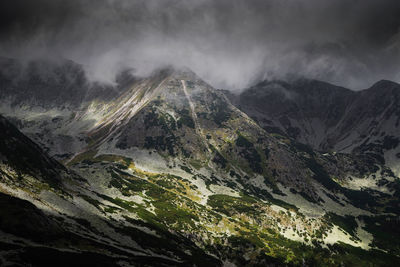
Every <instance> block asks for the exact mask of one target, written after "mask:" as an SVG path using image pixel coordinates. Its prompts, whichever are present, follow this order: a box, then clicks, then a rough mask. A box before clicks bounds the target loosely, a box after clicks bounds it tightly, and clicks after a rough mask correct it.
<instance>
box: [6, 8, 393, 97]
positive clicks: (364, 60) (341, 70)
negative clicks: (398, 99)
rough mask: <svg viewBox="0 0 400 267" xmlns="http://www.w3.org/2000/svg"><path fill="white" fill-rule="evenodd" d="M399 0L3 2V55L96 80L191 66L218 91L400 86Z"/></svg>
mask: <svg viewBox="0 0 400 267" xmlns="http://www.w3.org/2000/svg"><path fill="white" fill-rule="evenodd" d="M399 25H400V1H397V0H387V1H385V0H379V1H376V0H353V1H350V0H335V1H329V0H263V1H262V0H243V1H239V0H215V1H211V0H182V1H178V0H108V1H107V0H97V1H95V0H87V1H78V0H69V1H61V0H37V1H28V0H3V1H1V2H0V56H3V57H15V58H19V59H22V60H31V59H37V58H48V59H53V60H54V59H56V60H57V59H71V60H73V61H76V62H78V63H80V64H82V65H83V66H84V68H85V70H86V73H87V76H88V78H89V79H90V80H92V81H99V82H103V83H113V82H114V81H115V76H116V74H117V73H119V72H120V71H121V70H125V69H132V71H133V72H134V73H135V74H136V75H143V76H145V75H147V74H149V73H150V72H151V71H153V70H154V69H156V68H160V67H164V66H167V65H173V66H175V67H177V68H179V67H187V68H190V69H191V70H193V71H194V72H195V73H197V74H198V75H199V76H200V77H202V78H203V79H205V80H206V81H207V82H209V83H210V84H211V85H213V86H215V87H217V88H225V89H230V90H239V89H241V88H244V87H247V86H250V85H251V84H254V83H256V82H257V81H260V80H263V79H293V78H298V77H306V78H311V79H320V80H323V81H327V82H331V83H334V84H337V85H341V86H345V87H349V88H351V89H355V90H359V89H364V88H367V87H369V86H370V85H371V84H372V83H374V82H376V81H378V80H380V79H389V80H393V81H397V82H399V81H400V72H399V70H400V68H399V64H398V63H399V59H400V53H399V48H400V46H399V44H400V43H399V42H400V35H399Z"/></svg>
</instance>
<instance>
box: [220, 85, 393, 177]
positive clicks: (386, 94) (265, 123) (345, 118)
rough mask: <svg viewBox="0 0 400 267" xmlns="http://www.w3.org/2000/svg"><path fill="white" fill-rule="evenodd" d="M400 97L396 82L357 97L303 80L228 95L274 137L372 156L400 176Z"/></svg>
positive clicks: (348, 91)
mask: <svg viewBox="0 0 400 267" xmlns="http://www.w3.org/2000/svg"><path fill="white" fill-rule="evenodd" d="M399 94H400V85H398V84H396V83H393V82H390V81H380V82H378V83H376V84H375V85H373V86H372V87H371V88H369V89H367V90H363V91H359V92H353V91H350V90H347V89H345V88H341V87H336V86H333V85H331V84H328V83H323V82H319V81H313V80H300V81H297V82H293V83H290V84H289V83H285V82H280V81H271V82H263V83H260V84H258V85H256V86H254V87H252V88H249V89H247V90H245V91H244V92H242V93H241V94H240V95H238V96H236V95H232V94H228V95H229V96H230V98H231V100H232V101H233V103H234V104H235V105H236V106H237V107H238V108H240V109H241V110H243V111H244V112H245V113H246V114H248V115H249V116H250V117H252V118H254V119H255V120H256V121H258V122H259V123H260V125H261V126H262V127H263V128H264V129H266V130H267V131H269V132H276V133H279V134H283V135H286V136H289V137H291V138H294V139H296V140H297V141H299V142H302V143H306V144H309V145H310V146H312V147H313V148H314V149H317V150H320V151H337V152H344V153H356V154H365V153H368V154H371V155H373V156H375V157H376V158H377V159H378V160H379V161H380V162H381V164H386V165H387V166H389V167H390V168H391V169H392V171H394V172H395V174H396V175H399V169H398V168H399V166H398V164H397V162H398V159H399V157H398V155H397V154H399V152H400V150H399V149H400V148H399V146H398V144H399V140H400V136H399V122H400V109H399V105H400V104H399V103H400V102H399ZM396 155H397V156H396Z"/></svg>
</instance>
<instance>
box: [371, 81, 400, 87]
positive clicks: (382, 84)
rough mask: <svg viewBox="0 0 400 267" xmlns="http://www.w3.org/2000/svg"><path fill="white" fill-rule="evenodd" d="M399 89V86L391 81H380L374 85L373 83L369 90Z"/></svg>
mask: <svg viewBox="0 0 400 267" xmlns="http://www.w3.org/2000/svg"><path fill="white" fill-rule="evenodd" d="M397 87H399V88H400V84H398V83H396V82H393V81H389V80H380V81H378V82H376V83H374V84H373V85H372V86H371V88H370V89H375V88H379V89H381V88H397Z"/></svg>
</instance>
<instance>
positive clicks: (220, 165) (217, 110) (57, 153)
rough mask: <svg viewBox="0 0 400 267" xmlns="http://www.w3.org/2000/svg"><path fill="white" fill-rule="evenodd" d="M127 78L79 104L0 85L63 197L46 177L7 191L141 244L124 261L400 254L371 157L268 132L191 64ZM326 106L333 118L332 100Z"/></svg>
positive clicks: (121, 242)
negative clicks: (54, 163) (35, 185)
mask: <svg viewBox="0 0 400 267" xmlns="http://www.w3.org/2000/svg"><path fill="white" fill-rule="evenodd" d="M124 81H125V82H124V84H123V86H122V85H118V86H119V89H118V90H115V91H114V92H118V93H116V94H115V95H113V96H112V97H106V96H102V95H101V94H100V93H99V94H98V95H96V97H95V98H93V99H83V100H82V101H81V102H80V103H79V105H78V106H76V105H72V104H70V103H68V101H66V102H65V105H62V107H58V106H55V105H51V104H50V105H49V103H45V102H46V101H44V102H41V100H40V97H38V98H35V97H29V98H25V99H24V98H20V99H19V98H18V97H16V96H14V94H16V95H18V94H19V93H18V92H14V94H13V93H11V92H9V93H7V95H8V96H9V99H14V100H13V101H14V102H13V101H11V102H10V100H9V99H8V100H6V101H2V104H1V106H0V108H1V109H0V110H1V112H3V113H4V114H5V115H6V116H7V117H8V118H10V119H11V120H12V121H14V122H15V123H16V124H17V125H19V127H20V128H21V130H22V131H23V132H24V133H26V134H27V135H28V136H29V137H31V138H32V139H34V140H35V141H37V142H38V143H40V144H43V146H44V147H45V148H46V150H47V151H48V152H49V153H50V154H51V155H52V156H54V157H55V158H58V159H62V160H63V162H64V163H65V164H66V165H67V166H68V169H65V170H66V172H68V173H70V174H67V178H64V179H62V181H63V183H62V185H60V188H61V190H62V192H66V196H64V197H61V199H60V198H59V197H54V194H52V193H51V194H49V193H48V192H47V191H51V192H54V191H55V189H54V188H53V186H50V189H48V188H45V191H46V192H47V193H43V192H41V193H40V194H35V198H32V197H29V196H27V195H26V194H22V195H21V194H20V193H18V194H15V193H14V195H17V196H19V197H22V198H24V199H27V200H29V201H32V202H33V203H35V204H37V201H39V202H40V203H46V204H45V205H43V206H40V207H52V209H56V210H58V212H59V213H66V214H68V216H71V217H77V218H83V219H84V220H86V221H88V222H90V225H91V226H92V227H94V228H95V229H97V231H98V232H100V233H104V235H105V236H104V238H103V237H99V236H98V234H97V232H96V234H93V235H91V239H94V240H95V241H96V242H100V241H105V240H107V242H106V243H108V244H110V243H111V244H113V246H114V247H116V248H117V249H118V250H121V249H123V250H124V251H126V250H128V252H127V253H130V255H132V254H133V255H136V256H137V255H138V254H140V253H144V254H145V255H143V258H142V259H143V260H142V261H139V259H138V258H137V257H136V258H134V259H133V260H132V261H128V262H127V264H128V265H134V264H135V263H137V262H144V263H145V262H148V263H149V265H152V264H153V265H154V264H155V262H159V261H160V259H161V258H163V259H164V258H165V259H166V261H168V262H166V263H165V264H170V265H176V264H177V263H182V264H183V265H185V264H186V265H187V264H190V265H194V264H197V265H199V264H200V263H201V262H202V260H203V259H208V262H206V263H204V265H205V264H209V265H210V264H211V265H222V264H223V263H225V264H235V265H266V264H275V265H286V264H293V265H301V264H303V263H305V264H308V265H332V266H335V265H338V264H341V263H344V264H354V263H360V264H361V265H363V264H367V263H368V264H369V263H370V262H373V263H374V264H376V265H385V263H387V262H396V261H398V259H397V258H396V257H397V256H396V255H399V254H400V251H399V245H398V241H397V240H396V239H395V238H393V237H395V236H396V233H397V232H396V231H397V230H396V229H398V228H397V225H398V222H397V221H396V216H398V214H399V213H400V212H399V201H398V199H399V183H398V179H397V178H396V177H395V176H394V175H393V173H391V171H390V170H389V169H388V168H387V167H385V166H384V165H382V163H381V162H380V160H379V158H376V157H374V156H373V155H368V154H366V153H365V154H363V153H361V154H359V155H355V154H341V153H326V154H322V153H319V152H316V151H314V150H313V149H312V148H310V147H309V146H307V145H304V144H302V143H300V142H298V141H296V140H294V139H292V138H290V137H287V136H285V135H279V134H270V133H269V132H268V131H265V129H263V128H262V127H260V125H261V126H265V125H262V124H261V123H260V122H259V123H260V124H258V123H257V122H256V121H255V120H253V119H251V118H250V117H249V116H247V115H246V114H245V113H243V112H242V111H240V110H239V109H238V108H236V107H235V106H234V105H232V104H231V101H230V100H229V99H228V98H229V97H226V96H225V95H224V94H222V93H221V92H219V91H217V90H215V89H214V88H212V87H211V86H209V85H208V84H206V83H205V82H203V81H202V80H201V79H200V78H199V77H197V76H196V75H195V74H194V73H192V72H190V71H189V70H174V69H164V70H160V71H157V72H155V73H153V74H152V75H151V76H149V77H142V78H137V77H136V78H134V77H130V78H126V79H125V80H124ZM321 90H322V89H319V87H318V86H317V85H316V89H315V93H314V94H313V95H315V96H320V95H322V94H323V91H321ZM337 90H338V91H339V92H340V94H342V96H340V97H339V98H340V99H346V97H345V96H347V94H348V92H347V91H346V90H345V89H341V88H338V89H337ZM298 92H299V93H301V91H298ZM349 94H350V95H353V93H351V92H350V93H349ZM20 97H22V96H20ZM310 97H311V96H310ZM73 98H74V99H75V98H78V97H77V96H73ZM312 98H314V97H312ZM331 98H334V99H336V96H335V94H334V93H332V96H331ZM233 100H234V99H233ZM282 101H286V100H282ZM307 101H309V100H307ZM307 101H306V100H304V103H305V104H302V105H304V106H307V103H308V102H307ZM38 102H40V103H39V104H38ZM316 102H318V101H316ZM328 102H329V101H328ZM10 103H11V104H10ZM234 103H236V102H234ZM271 104H273V103H271ZM260 105H261V103H260ZM346 105H347V104H346ZM38 106H39V107H40V109H39V110H38ZM280 106H283V105H280ZM325 106H326V104H324V105H321V106H320V107H321V108H322V107H325ZM294 107H296V105H294ZM339 111H340V110H339ZM339 111H338V112H339ZM312 112H314V111H313V110H312V109H310V111H308V114H312ZM293 114H294V113H293ZM324 118H329V120H328V121H329V123H330V124H335V123H336V122H337V120H338V116H334V115H331V114H330V113H329V109H327V111H326V114H325V115H324ZM264 128H265V127H264ZM267 130H268V129H267ZM7 139H13V137H10V136H9V137H6V138H5V140H7ZM71 144H73V145H71ZM8 168H10V167H9V165H7V166H4V167H3V168H2V170H7V169H8ZM62 168H64V167H62ZM17 171H18V170H15V173H16V172H17ZM72 171H73V172H75V173H77V174H72ZM37 176H38V178H37V179H38V180H40V179H41V178H40V173H38V174H37ZM71 176H73V177H75V178H73V177H71ZM15 177H17V175H15ZM68 177H69V178H68ZM35 179H36V178H35ZM13 180H16V179H13ZM23 180H25V179H23ZM11 185H12V186H13V188H14V189H13V190H18V192H20V191H21V188H25V189H27V188H28V189H29V188H31V187H32V185H30V184H22V185H21V184H15V182H13V183H12V184H11ZM11 185H6V186H7V190H9V193H12V192H14V191H12V190H11V189H10V188H11V187H12V186H11ZM41 190H43V189H41ZM56 191H57V190H56ZM59 194H61V195H63V194H65V193H59ZM50 196H51V197H50ZM71 196H72V197H71ZM35 199H37V200H35ZM64 199H65V200H66V201H65V200H64ZM71 205H72V206H71ZM72 207H73V208H72ZM46 209H47V208H46ZM379 224H380V225H383V226H384V227H383V229H381V228H379V227H377V225H379ZM86 225H87V224H86ZM64 227H65V226H64V225H63V228H64ZM80 227H82V226H80ZM83 227H84V228H85V223H84V225H83ZM67 229H69V228H67ZM90 231H94V230H90ZM149 235H151V236H149ZM156 237H157V238H156ZM101 243H104V242H101ZM95 247H96V246H95ZM108 248H109V247H108ZM106 250H107V249H106ZM381 250H384V251H386V252H382V251H381ZM94 251H98V248H97V247H96V248H95V249H94ZM139 252H140V253H139ZM121 253H122V252H120V251H117V252H115V255H110V256H114V257H120V256H121ZM116 255H118V256H116ZM140 255H142V254H140ZM200 259H201V260H200ZM124 260H125V261H127V259H126V258H124ZM136 261H137V262H136Z"/></svg>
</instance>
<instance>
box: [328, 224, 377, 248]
mask: <svg viewBox="0 0 400 267" xmlns="http://www.w3.org/2000/svg"><path fill="white" fill-rule="evenodd" d="M327 233H328V235H327V236H326V237H325V238H324V243H325V244H334V243H337V242H343V243H346V244H349V245H351V246H354V247H360V248H362V249H366V250H369V249H370V246H369V244H370V243H371V241H372V235H371V234H370V233H368V232H366V231H365V230H364V229H362V227H361V226H360V224H359V225H358V228H357V237H358V238H359V239H360V240H361V241H356V240H352V236H351V235H350V234H348V233H346V232H345V231H343V230H342V229H340V228H339V227H338V226H336V225H334V226H333V228H332V229H331V230H330V231H328V232H327Z"/></svg>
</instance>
